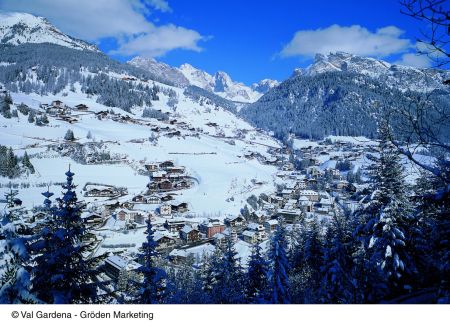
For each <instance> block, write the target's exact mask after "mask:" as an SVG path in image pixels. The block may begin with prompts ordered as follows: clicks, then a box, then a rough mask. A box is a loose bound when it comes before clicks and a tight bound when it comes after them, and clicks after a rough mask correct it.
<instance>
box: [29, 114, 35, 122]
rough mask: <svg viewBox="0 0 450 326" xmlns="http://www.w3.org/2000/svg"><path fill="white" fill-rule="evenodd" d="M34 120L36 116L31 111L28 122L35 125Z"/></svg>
mask: <svg viewBox="0 0 450 326" xmlns="http://www.w3.org/2000/svg"><path fill="white" fill-rule="evenodd" d="M34 120H35V114H34V112H33V111H30V114H28V122H29V123H34Z"/></svg>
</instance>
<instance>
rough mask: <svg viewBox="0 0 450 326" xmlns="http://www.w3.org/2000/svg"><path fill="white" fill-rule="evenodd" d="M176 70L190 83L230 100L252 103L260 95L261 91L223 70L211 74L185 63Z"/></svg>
mask: <svg viewBox="0 0 450 326" xmlns="http://www.w3.org/2000/svg"><path fill="white" fill-rule="evenodd" d="M178 70H179V71H180V72H181V73H182V74H183V75H184V76H185V77H186V78H187V80H189V83H190V84H191V85H194V86H197V87H200V88H203V89H205V90H207V91H210V92H213V93H215V94H217V95H219V96H221V97H223V98H226V99H228V100H231V101H236V102H244V103H253V102H256V101H257V100H258V99H259V98H260V97H261V96H262V93H260V92H257V91H255V90H253V89H252V88H250V87H248V86H246V85H244V84H242V83H239V82H234V81H233V80H231V77H230V76H229V75H228V74H227V73H225V72H223V71H219V72H217V73H215V74H214V76H211V75H210V74H208V73H207V72H205V71H202V70H200V69H197V68H195V67H193V66H191V65H190V64H187V63H185V64H183V65H181V66H180V67H179V68H178Z"/></svg>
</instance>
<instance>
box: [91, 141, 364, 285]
mask: <svg viewBox="0 0 450 326" xmlns="http://www.w3.org/2000/svg"><path fill="white" fill-rule="evenodd" d="M372 146H373V144H369V145H367V144H362V145H361V144H354V143H352V142H346V141H336V142H333V143H330V142H319V143H317V146H310V147H308V148H302V149H300V150H297V151H296V152H297V154H301V156H302V158H303V161H306V162H307V163H306V164H305V167H303V168H301V169H296V168H295V164H294V163H292V162H289V161H288V159H287V157H288V155H287V154H286V153H287V152H288V150H287V149H286V148H284V149H282V150H279V153H278V154H279V155H278V156H276V159H275V160H273V161H270V162H267V163H266V164H274V165H276V166H277V168H278V172H277V173H276V178H277V180H279V184H278V187H277V190H276V191H274V192H272V193H267V194H266V193H262V194H261V195H259V196H258V197H256V196H251V197H249V198H248V200H247V204H246V205H245V207H243V209H242V210H241V214H237V215H234V216H212V217H199V216H197V215H195V212H192V211H190V207H189V203H187V202H178V201H177V200H176V199H175V198H176V196H177V194H176V191H179V190H181V189H182V188H185V187H188V186H189V184H191V183H190V182H194V181H192V180H189V178H188V177H186V176H185V175H184V173H185V170H184V167H180V166H174V165H173V162H167V161H166V162H159V163H153V164H147V165H146V166H145V167H146V169H147V171H149V173H150V174H151V178H150V182H149V184H148V185H147V189H146V190H145V191H144V192H143V193H142V194H139V195H136V196H134V197H133V198H132V199H131V201H128V202H125V203H120V204H119V203H116V204H110V205H105V206H104V210H103V212H102V213H101V214H98V215H95V214H90V215H86V216H85V218H86V222H87V223H92V224H93V225H95V226H94V227H93V228H92V230H93V234H97V237H98V238H101V235H104V234H105V232H106V230H107V229H108V226H112V225H114V226H113V227H112V228H109V229H108V231H111V230H112V229H113V230H114V232H119V233H120V232H126V233H128V236H129V237H130V238H131V237H132V236H131V235H130V234H131V233H133V234H136V235H138V234H139V236H137V237H138V238H139V237H142V232H143V230H144V229H145V221H146V219H150V220H151V222H152V225H153V227H154V230H155V237H154V240H155V241H156V242H157V244H158V251H159V252H160V254H161V258H162V259H163V261H164V262H165V264H168V265H171V266H175V267H176V266H181V265H183V264H191V265H192V266H193V267H194V268H200V267H201V264H202V261H203V259H207V257H208V256H210V255H212V254H213V253H214V251H215V250H216V248H217V247H221V246H223V245H224V244H225V242H226V240H227V239H228V238H230V239H231V240H232V242H233V243H234V246H235V248H236V250H237V252H238V255H239V258H240V259H241V263H242V265H243V266H245V265H246V261H247V259H248V257H249V254H250V251H251V247H252V246H253V245H254V244H259V245H260V246H261V247H262V248H267V246H268V241H269V240H270V237H271V236H272V234H273V233H274V232H275V231H276V229H277V227H278V225H279V223H280V219H282V220H283V223H284V225H285V227H286V228H288V229H289V230H292V229H294V228H300V227H302V225H304V223H308V222H309V221H312V220H316V221H317V222H318V223H319V224H322V225H324V224H326V223H327V222H328V221H330V219H331V218H333V216H334V215H343V214H346V213H348V212H351V211H354V210H355V209H357V208H358V207H359V205H360V204H361V203H360V197H358V196H355V193H357V192H358V191H361V190H364V187H365V185H364V182H363V180H362V177H361V175H360V174H361V172H360V171H359V168H358V169H355V171H356V173H354V172H353V171H352V170H353V169H354V168H355V166H356V165H357V164H358V161H359V160H361V158H362V156H363V153H364V151H368V150H369V151H370V150H371V147H372ZM329 153H332V154H331V156H330V154H329ZM327 155H328V156H327ZM248 159H260V158H258V157H250V158H248ZM330 159H331V161H330ZM330 162H334V164H330ZM183 178H185V179H183ZM183 181H184V183H182V182H183ZM130 232H131V233H130ZM122 238H123V237H121V239H122ZM104 241H105V239H104V240H99V243H102V242H104ZM138 247H139V242H138V241H136V243H135V244H133V245H132V247H130V246H129V244H128V245H125V244H123V245H121V244H120V243H117V245H109V246H103V247H102V245H101V244H100V245H99V251H98V252H99V253H105V252H108V254H109V256H108V258H106V260H105V266H106V267H105V274H104V277H105V278H106V279H108V280H111V281H112V282H116V284H119V283H120V287H121V288H126V286H127V284H128V283H127V282H128V281H131V280H133V279H135V278H136V277H138V274H137V268H138V267H139V266H140V265H139V262H138V261H137V260H136V250H137V249H138ZM130 249H131V250H130Z"/></svg>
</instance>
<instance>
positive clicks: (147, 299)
mask: <svg viewBox="0 0 450 326" xmlns="http://www.w3.org/2000/svg"><path fill="white" fill-rule="evenodd" d="M146 223H147V229H146V231H145V234H146V235H147V237H146V241H145V242H144V243H143V244H142V247H141V248H140V254H139V261H140V262H141V263H142V266H141V267H140V268H139V271H140V272H141V273H142V274H143V276H144V278H143V281H142V283H141V285H140V289H139V297H138V298H137V300H136V301H137V302H138V303H141V304H155V303H162V302H163V299H164V295H165V286H166V280H165V279H166V273H165V272H164V270H163V269H161V268H159V267H157V266H156V258H157V256H158V252H157V251H156V248H157V246H158V244H157V243H156V241H155V240H154V233H155V231H154V230H153V226H152V222H151V221H150V219H149V218H148V219H147V221H146Z"/></svg>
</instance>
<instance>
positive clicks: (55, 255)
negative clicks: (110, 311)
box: [31, 169, 103, 304]
mask: <svg viewBox="0 0 450 326" xmlns="http://www.w3.org/2000/svg"><path fill="white" fill-rule="evenodd" d="M66 176H67V182H66V184H64V185H63V189H64V191H63V196H62V197H61V198H58V199H57V206H56V207H54V208H52V207H50V205H51V202H50V199H49V198H50V197H51V195H52V194H51V193H50V192H48V191H47V192H45V193H44V194H43V195H44V196H45V197H46V200H45V201H44V205H45V207H46V210H47V212H48V218H47V219H46V221H44V225H43V227H42V230H41V232H40V233H39V235H38V239H37V240H36V241H35V242H34V243H33V244H32V245H31V248H32V249H33V252H34V254H35V256H34V259H33V261H34V264H33V270H32V291H33V293H34V294H35V295H36V296H37V297H38V298H39V299H40V300H42V301H43V302H46V303H53V304H67V303H94V302H97V301H98V298H97V287H98V282H97V281H96V276H97V275H98V270H97V265H98V263H99V261H100V260H102V259H103V257H101V256H99V257H89V253H90V252H91V251H92V249H93V245H94V244H93V243H92V242H90V241H88V240H87V237H86V235H87V231H86V229H85V228H84V226H83V221H82V219H81V205H80V204H79V203H78V202H77V196H76V193H75V187H76V186H75V185H74V184H73V176H74V173H73V172H71V171H70V169H69V171H67V172H66Z"/></svg>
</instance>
